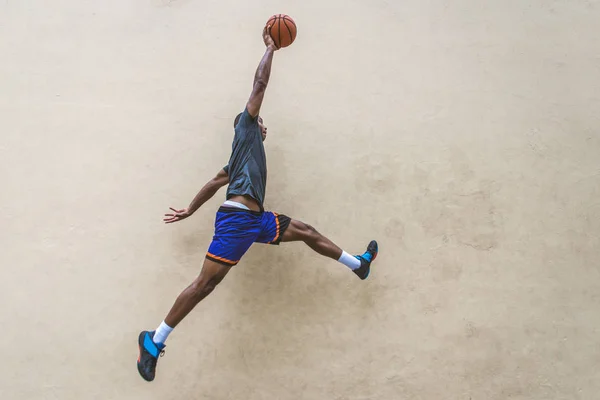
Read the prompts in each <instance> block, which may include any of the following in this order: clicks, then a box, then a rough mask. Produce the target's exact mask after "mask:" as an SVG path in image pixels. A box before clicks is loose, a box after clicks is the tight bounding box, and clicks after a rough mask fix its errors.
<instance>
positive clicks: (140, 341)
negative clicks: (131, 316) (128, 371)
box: [136, 331, 152, 382]
mask: <svg viewBox="0 0 600 400" xmlns="http://www.w3.org/2000/svg"><path fill="white" fill-rule="evenodd" d="M145 334H146V332H145V331H142V332H141V333H140V336H138V359H137V363H136V364H137V370H138V373H139V374H140V376H141V377H142V379H143V380H145V381H146V382H152V379H146V377H145V376H144V375H143V374H142V370H141V369H140V360H141V358H142V351H143V348H144V335H145Z"/></svg>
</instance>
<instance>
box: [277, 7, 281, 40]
mask: <svg viewBox="0 0 600 400" xmlns="http://www.w3.org/2000/svg"><path fill="white" fill-rule="evenodd" d="M277 22H278V23H279V26H278V27H277V33H278V34H279V48H281V14H279V16H278V17H277Z"/></svg>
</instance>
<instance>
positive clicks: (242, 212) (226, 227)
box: [137, 27, 378, 381]
mask: <svg viewBox="0 0 600 400" xmlns="http://www.w3.org/2000/svg"><path fill="white" fill-rule="evenodd" d="M263 40H264V42H265V45H266V47H267V48H266V51H265V54H264V56H263V58H262V60H261V62H260V64H259V66H258V68H257V70H256V74H255V77H254V86H253V89H252V94H251V95H250V99H249V100H248V103H247V104H246V107H245V109H244V111H243V112H242V113H240V114H239V115H238V116H237V117H236V118H235V122H234V129H235V135H234V139H233V145H232V152H231V157H230V159H229V163H228V165H227V166H225V167H224V168H223V169H222V170H220V171H219V172H218V173H217V175H216V176H215V177H214V178H213V179H211V180H210V181H209V182H208V183H207V184H206V185H204V187H203V188H202V189H201V190H200V192H199V193H198V194H197V195H196V197H195V198H194V199H193V200H192V202H191V203H190V205H189V207H188V208H186V209H183V210H175V209H174V208H171V210H172V211H173V213H169V214H165V219H164V221H165V222H166V223H173V222H176V221H181V220H183V219H185V218H187V217H189V216H190V215H192V214H193V213H194V212H195V211H196V210H198V208H199V207H200V206H201V205H202V204H204V203H205V202H206V201H207V200H209V199H210V198H211V197H212V196H214V194H215V193H216V192H217V191H218V190H219V189H220V188H221V187H223V186H225V185H227V184H228V185H229V186H228V188H227V196H226V198H227V200H226V201H225V203H223V205H222V206H221V207H220V208H219V210H218V212H217V215H216V221H215V234H214V237H213V241H212V243H211V244H210V246H209V248H208V252H207V254H206V259H205V260H204V265H203V266H202V271H201V272H200V275H199V276H198V277H197V278H196V279H195V280H194V282H193V283H192V284H191V285H190V286H188V287H187V288H186V289H185V290H184V291H183V292H182V293H181V294H180V295H179V297H178V298H177V300H176V301H175V304H174V305H173V307H172V308H171V310H170V311H169V313H168V315H167V317H166V318H165V319H164V321H163V322H162V323H161V324H160V326H159V327H158V328H157V329H156V330H155V331H143V332H141V333H140V335H139V338H138V345H139V353H140V354H139V357H138V360H137V366H138V371H139V373H140V375H141V376H142V378H144V379H145V380H147V381H152V380H154V376H155V371H156V363H157V361H158V357H159V356H160V355H162V354H163V353H164V348H165V341H166V339H167V337H168V336H169V334H170V333H171V331H172V330H173V328H175V327H176V326H177V324H179V323H180V322H181V321H182V320H183V318H185V316H186V315H187V314H188V313H189V312H190V311H192V309H193V308H194V307H195V306H196V304H198V303H199V302H200V301H201V300H202V299H204V298H205V297H206V296H208V295H209V294H210V293H211V292H212V291H213V290H214V289H215V287H216V286H217V285H218V284H219V283H220V282H221V281H222V280H223V278H224V277H225V275H227V273H228V272H229V270H230V269H231V267H232V266H234V265H236V264H237V263H238V262H239V261H240V259H241V258H242V256H243V255H244V253H246V251H247V250H248V249H249V248H250V246H251V245H252V244H253V243H268V244H274V245H278V244H279V243H280V242H294V241H303V242H304V243H306V244H307V245H308V246H310V248H312V249H313V250H314V251H316V252H318V253H319V254H321V255H324V256H327V257H329V258H332V259H334V260H337V261H339V262H340V263H342V264H344V265H346V266H347V267H349V268H350V269H351V270H352V271H353V272H354V273H355V274H356V275H357V276H358V277H359V278H360V279H366V278H367V277H368V276H369V272H370V266H371V262H372V261H373V260H374V259H375V257H376V256H377V250H378V249H377V242H375V241H371V243H369V245H368V247H367V251H366V252H365V253H364V254H362V255H360V256H351V255H350V254H348V253H346V252H345V251H343V250H342V249H341V248H339V247H338V246H337V245H335V244H334V243H333V242H332V241H331V240H329V239H328V238H326V237H325V236H323V235H321V234H320V233H319V232H317V231H316V230H315V229H314V228H313V227H312V226H310V225H307V224H305V223H303V222H300V221H297V220H294V219H291V218H289V217H287V216H285V215H283V214H277V213H274V212H265V211H264V208H263V201H264V195H265V186H266V181H267V165H266V158H265V149H264V145H263V141H264V140H265V138H266V137H267V127H266V126H265V125H264V122H263V120H262V118H261V117H260V116H259V111H260V107H261V104H262V101H263V98H264V95H265V90H266V89H267V84H268V82H269V76H270V74H271V63H272V60H273V54H274V53H275V51H276V50H277V48H276V47H275V43H274V42H273V39H272V38H271V35H270V27H266V28H265V29H264V30H263Z"/></svg>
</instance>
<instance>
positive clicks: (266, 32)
mask: <svg viewBox="0 0 600 400" xmlns="http://www.w3.org/2000/svg"><path fill="white" fill-rule="evenodd" d="M263 40H264V41H265V46H267V47H268V48H271V49H273V50H278V49H277V46H275V41H274V40H273V38H272V37H271V25H267V26H265V29H263Z"/></svg>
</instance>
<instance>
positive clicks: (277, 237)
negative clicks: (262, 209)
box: [269, 213, 279, 243]
mask: <svg viewBox="0 0 600 400" xmlns="http://www.w3.org/2000/svg"><path fill="white" fill-rule="evenodd" d="M273 215H274V216H275V224H277V233H275V239H273V240H271V241H270V242H269V243H275V242H276V241H277V239H279V218H278V217H279V215H277V213H273Z"/></svg>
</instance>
